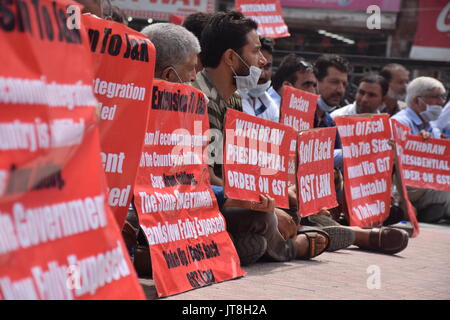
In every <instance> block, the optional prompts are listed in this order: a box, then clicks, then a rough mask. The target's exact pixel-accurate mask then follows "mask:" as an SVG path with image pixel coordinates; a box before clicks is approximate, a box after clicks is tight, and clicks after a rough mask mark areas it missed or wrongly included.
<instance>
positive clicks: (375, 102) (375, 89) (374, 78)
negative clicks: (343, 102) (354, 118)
mask: <svg viewBox="0 0 450 320" xmlns="http://www.w3.org/2000/svg"><path fill="white" fill-rule="evenodd" d="M387 91H388V83H387V81H386V79H384V78H383V77H382V76H379V75H369V76H365V77H364V78H362V80H361V82H360V83H359V86H358V90H357V91H356V97H355V98H356V101H355V102H354V103H352V104H349V105H347V106H345V107H342V108H340V109H337V110H335V111H333V112H332V113H331V114H330V116H331V118H333V119H334V118H335V117H338V116H346V115H352V114H360V113H380V108H381V106H382V105H383V101H384V98H385V97H386V93H387Z"/></svg>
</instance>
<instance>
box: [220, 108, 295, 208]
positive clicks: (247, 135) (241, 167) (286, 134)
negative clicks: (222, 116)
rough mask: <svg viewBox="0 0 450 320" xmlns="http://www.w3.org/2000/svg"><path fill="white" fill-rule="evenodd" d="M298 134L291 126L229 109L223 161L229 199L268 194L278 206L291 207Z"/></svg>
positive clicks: (242, 198)
mask: <svg viewBox="0 0 450 320" xmlns="http://www.w3.org/2000/svg"><path fill="white" fill-rule="evenodd" d="M295 136H296V134H295V131H294V130H293V129H292V128H290V127H288V126H285V125H282V124H280V123H276V122H273V121H269V120H265V119H261V118H257V117H254V116H251V115H248V114H245V113H242V112H239V111H236V110H232V109H229V110H228V111H227V115H226V120H225V155H224V164H223V166H224V174H223V178H224V183H225V194H226V195H227V196H228V198H233V199H240V200H248V201H260V198H259V196H260V195H261V194H268V195H269V196H271V197H272V198H274V199H275V202H276V205H277V206H278V207H281V208H289V202H288V192H287V191H288V190H287V188H288V180H289V178H288V160H289V154H291V153H292V152H293V151H295V146H296V140H295ZM294 153H295V152H294Z"/></svg>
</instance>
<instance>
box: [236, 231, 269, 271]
mask: <svg viewBox="0 0 450 320" xmlns="http://www.w3.org/2000/svg"><path fill="white" fill-rule="evenodd" d="M231 238H232V239H233V243H234V246H235V248H236V251H237V254H238V256H239V259H240V260H241V265H242V266H247V265H250V264H253V263H255V262H256V261H258V260H259V259H260V258H261V257H262V256H263V255H264V253H266V250H267V240H266V238H264V237H263V236H261V235H259V234H256V233H240V234H234V235H232V237H231Z"/></svg>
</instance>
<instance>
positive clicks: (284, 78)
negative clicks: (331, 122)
mask: <svg viewBox="0 0 450 320" xmlns="http://www.w3.org/2000/svg"><path fill="white" fill-rule="evenodd" d="M272 80H273V83H272V87H271V88H270V89H269V90H268V93H269V95H270V96H271V97H272V99H273V100H274V101H275V102H276V103H277V105H278V108H280V107H281V96H282V95H283V86H291V87H294V88H296V89H300V90H303V91H306V92H310V93H314V94H317V79H316V76H315V75H314V70H313V67H312V66H311V65H310V64H309V63H308V62H306V61H305V60H304V59H303V58H302V57H299V56H297V55H295V54H293V53H292V54H289V55H287V56H286V57H284V58H283V60H282V61H281V63H280V66H279V67H278V69H277V72H275V75H274V76H273V79H272Z"/></svg>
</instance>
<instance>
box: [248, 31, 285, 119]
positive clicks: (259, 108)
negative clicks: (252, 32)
mask: <svg viewBox="0 0 450 320" xmlns="http://www.w3.org/2000/svg"><path fill="white" fill-rule="evenodd" d="M259 40H260V41H261V52H262V54H263V56H264V58H266V60H267V63H266V64H265V65H264V67H263V68H262V72H261V76H260V77H259V81H258V85H257V86H256V88H254V89H249V90H239V94H240V95H241V97H242V107H243V110H244V112H245V113H248V114H250V115H252V116H256V117H259V118H263V119H266V120H270V121H275V122H279V119H280V109H279V107H278V105H277V104H276V103H275V101H273V99H272V98H271V97H270V95H269V93H268V92H267V90H268V89H269V88H270V85H271V81H270V79H271V77H272V61H273V57H272V53H273V45H272V43H271V42H270V40H268V39H266V38H264V37H260V38H259Z"/></svg>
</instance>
